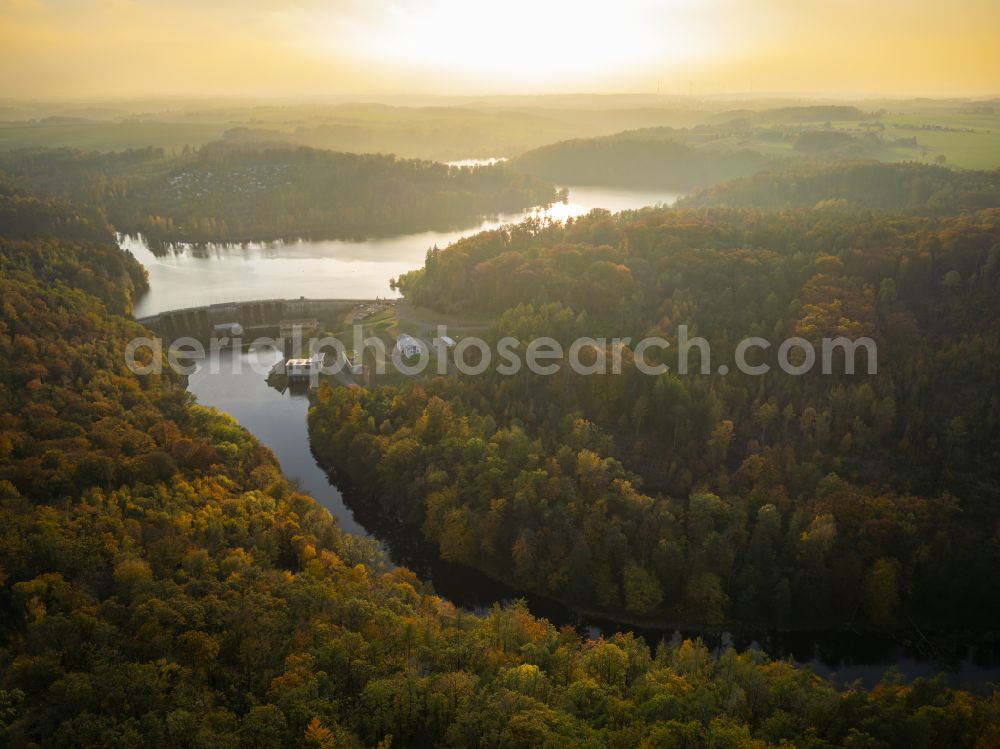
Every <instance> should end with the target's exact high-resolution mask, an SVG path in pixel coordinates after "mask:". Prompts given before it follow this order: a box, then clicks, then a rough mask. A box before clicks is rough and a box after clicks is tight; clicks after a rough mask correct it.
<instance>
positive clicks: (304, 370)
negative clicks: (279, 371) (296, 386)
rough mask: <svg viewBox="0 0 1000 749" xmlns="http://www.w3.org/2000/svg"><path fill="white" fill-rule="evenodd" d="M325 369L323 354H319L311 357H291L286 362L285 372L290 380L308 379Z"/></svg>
mask: <svg viewBox="0 0 1000 749" xmlns="http://www.w3.org/2000/svg"><path fill="white" fill-rule="evenodd" d="M321 369H323V355H322V354H317V355H316V356H313V357H312V358H309V359H289V360H288V361H287V362H285V374H286V375H287V376H288V379H289V380H308V379H309V378H311V377H312V376H313V375H318V374H319V372H320V370H321Z"/></svg>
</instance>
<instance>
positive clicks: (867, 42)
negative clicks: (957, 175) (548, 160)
mask: <svg viewBox="0 0 1000 749" xmlns="http://www.w3.org/2000/svg"><path fill="white" fill-rule="evenodd" d="M657 82H659V85H660V87H661V91H662V92H663V93H688V92H689V90H690V89H691V87H693V89H694V91H695V93H697V94H717V93H738V92H753V93H765V92H780V93H805V94H828V95H838V94H843V95H859V94H860V95H878V94H887V95H914V94H926V95H949V94H951V95H975V96H979V95H995V94H998V93H1000V0H955V1H954V2H950V3H942V2H928V0H909V1H908V2H902V1H897V0H826V1H823V2H818V1H814V0H797V1H796V0H605V1H604V2H593V1H592V0H506V2H481V1H479V0H393V1H386V0H284V1H282V2H279V0H201V1H196V0H172V1H167V0H96V1H94V0H0V97H15V98H39V97H52V98H61V97H72V98H86V97H134V96H143V97H152V96H163V95H188V94H229V95H238V96H300V95H331V94H401V93H410V94H465V95H469V94H471V95H477V94H496V93H549V92H649V93H651V92H653V91H655V90H656V87H657Z"/></svg>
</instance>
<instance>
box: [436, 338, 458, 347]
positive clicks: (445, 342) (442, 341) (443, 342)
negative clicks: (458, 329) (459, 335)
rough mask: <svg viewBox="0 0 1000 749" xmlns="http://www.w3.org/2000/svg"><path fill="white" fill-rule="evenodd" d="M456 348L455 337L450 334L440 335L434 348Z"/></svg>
mask: <svg viewBox="0 0 1000 749" xmlns="http://www.w3.org/2000/svg"><path fill="white" fill-rule="evenodd" d="M441 346H444V347H445V348H455V339H454V338H452V337H451V336H449V335H443V336H438V337H437V338H435V339H434V348H440V347H441Z"/></svg>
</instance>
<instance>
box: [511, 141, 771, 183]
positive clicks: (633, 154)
mask: <svg viewBox="0 0 1000 749" xmlns="http://www.w3.org/2000/svg"><path fill="white" fill-rule="evenodd" d="M683 137H684V136H683V134H682V133H681V132H680V131H675V130H673V129H671V128H648V129H643V130H631V131H626V132H623V133H618V134H616V135H610V136H606V137H601V138H589V139H578V140H568V141H563V142H561V143H553V144H552V145H549V146H543V147H542V148H536V149H535V150H533V151H528V152H527V153H525V154H524V155H522V156H521V157H519V158H517V159H515V160H514V161H513V162H511V166H512V167H513V168H515V169H519V170H521V171H523V172H525V173H527V174H530V175H532V176H534V177H538V178H540V179H544V180H549V181H551V182H556V183H559V184H601V185H619V186H626V187H658V188H666V189H676V190H689V189H692V188H694V187H699V186H706V185H710V184H713V183H715V182H719V181H721V180H726V179H732V178H733V177H738V176H741V175H745V174H750V173H752V172H754V171H757V170H758V169H762V168H764V167H765V166H768V165H769V164H773V163H775V159H771V158H768V157H765V156H762V155H761V154H760V153H757V152H756V151H752V150H749V149H731V150H730V149H708V148H697V147H695V146H691V145H688V144H686V143H684V142H682V139H683Z"/></svg>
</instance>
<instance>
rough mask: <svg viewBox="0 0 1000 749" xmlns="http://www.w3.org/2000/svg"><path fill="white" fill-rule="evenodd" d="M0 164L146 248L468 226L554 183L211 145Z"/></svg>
mask: <svg viewBox="0 0 1000 749" xmlns="http://www.w3.org/2000/svg"><path fill="white" fill-rule="evenodd" d="M0 168H2V169H4V170H6V171H7V172H8V173H9V174H11V175H12V176H14V177H16V178H18V179H20V180H22V181H23V182H24V183H25V184H28V185H30V186H31V187H32V188H34V189H36V190H39V191H41V192H43V193H45V194H50V195H60V196H64V197H69V198H71V199H73V200H76V201H78V202H80V203H84V204H87V205H93V206H97V207H100V208H101V209H102V210H103V211H104V212H105V214H106V215H107V217H108V220H109V221H110V222H111V223H112V224H113V226H114V227H115V229H116V230H117V231H119V232H123V233H128V234H134V233H141V234H143V235H145V236H146V238H147V239H148V240H149V242H150V243H151V245H152V246H154V247H163V246H164V245H166V244H170V243H177V242H186V243H193V244H205V243H209V242H248V241H254V242H266V241H273V240H281V239H298V238H303V239H353V238H359V237H365V236H370V235H373V234H379V235H386V234H394V233H405V232H412V231H419V230H426V229H432V228H438V229H440V228H451V227H456V226H462V225H467V224H470V223H475V222H476V220H477V219H478V218H479V217H481V216H482V215H484V214H488V213H500V212H507V211H519V210H523V209H524V208H528V207H530V206H535V205H540V204H544V203H549V202H552V201H553V200H554V199H555V197H556V193H555V190H554V188H552V186H551V185H549V184H546V183H542V182H539V181H538V180H535V179H533V178H531V177H527V176H524V175H522V174H518V173H515V172H513V171H511V170H510V169H508V168H507V167H506V166H505V165H502V164H498V165H493V166H486V167H479V168H475V169H458V168H453V167H448V166H446V165H444V164H439V163H434V162H429V161H419V160H414V159H411V160H407V159H399V158H397V157H395V156H392V155H382V154H348V153H336V152H330V151H319V150H315V149H311V148H306V147H298V146H290V145H287V144H282V143H266V142H247V143H239V144H232V143H227V142H218V143H212V144H206V145H205V146H202V147H201V148H200V149H197V150H192V149H188V148H185V149H183V150H182V151H181V153H179V154H177V155H173V154H167V153H166V152H165V151H164V150H163V149H162V148H153V147H149V148H143V149H134V150H125V151H117V152H112V153H98V152H92V151H79V150H72V149H31V150H19V151H11V152H8V153H5V154H2V155H0Z"/></svg>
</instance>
